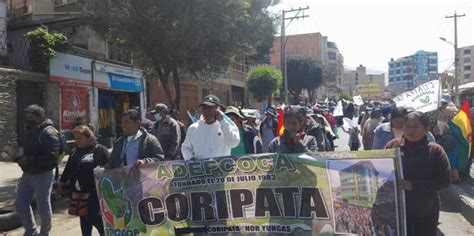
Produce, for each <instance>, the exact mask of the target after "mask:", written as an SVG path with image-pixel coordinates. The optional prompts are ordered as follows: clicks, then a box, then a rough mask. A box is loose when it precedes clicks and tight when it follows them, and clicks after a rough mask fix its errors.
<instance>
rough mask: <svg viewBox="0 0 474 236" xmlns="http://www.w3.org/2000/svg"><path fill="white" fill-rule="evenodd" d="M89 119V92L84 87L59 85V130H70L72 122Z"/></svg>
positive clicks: (72, 126) (72, 125)
mask: <svg viewBox="0 0 474 236" xmlns="http://www.w3.org/2000/svg"><path fill="white" fill-rule="evenodd" d="M79 120H81V121H82V122H85V123H88V120H89V92H88V91H87V88H85V87H77V86H67V85H63V86H61V130H71V129H73V128H74V123H75V122H78V121H79Z"/></svg>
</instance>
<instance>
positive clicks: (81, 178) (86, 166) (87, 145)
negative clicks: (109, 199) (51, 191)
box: [55, 125, 110, 235]
mask: <svg viewBox="0 0 474 236" xmlns="http://www.w3.org/2000/svg"><path fill="white" fill-rule="evenodd" d="M73 134H74V140H75V142H76V145H77V149H76V150H75V151H74V152H73V153H72V154H71V155H70V157H69V159H68V161H67V164H66V168H65V169H64V172H63V174H62V175H61V179H60V182H59V184H58V187H57V188H56V194H55V195H56V198H61V195H62V192H63V186H64V183H66V182H67V181H69V183H70V184H71V186H72V187H73V189H74V190H73V193H72V196H71V203H70V205H69V214H71V215H77V216H79V217H80V221H81V232H82V235H92V227H93V226H95V227H96V228H97V231H98V232H99V234H100V235H104V233H105V232H104V225H103V223H102V217H101V215H100V207H99V200H98V198H97V191H96V187H95V182H94V172H93V170H94V168H96V167H98V166H104V165H105V164H107V162H108V161H109V155H110V154H109V151H108V150H107V148H106V147H105V146H103V145H101V144H98V143H97V141H96V137H95V135H94V130H93V128H92V127H90V126H87V125H79V126H77V127H76V128H74V130H73Z"/></svg>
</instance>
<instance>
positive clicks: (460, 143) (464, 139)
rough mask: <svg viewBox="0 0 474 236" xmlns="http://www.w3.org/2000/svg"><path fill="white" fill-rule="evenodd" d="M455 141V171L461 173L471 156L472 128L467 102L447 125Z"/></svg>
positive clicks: (467, 101)
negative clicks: (456, 155)
mask: <svg viewBox="0 0 474 236" xmlns="http://www.w3.org/2000/svg"><path fill="white" fill-rule="evenodd" d="M448 126H449V129H450V130H451V132H452V133H453V136H454V137H455V139H456V146H455V151H456V153H457V154H458V166H457V169H458V170H460V171H463V170H464V169H465V168H466V166H467V163H468V160H469V156H470V155H471V144H472V143H471V142H472V140H471V139H472V127H471V111H470V105H469V100H466V101H465V102H464V103H463V104H462V106H461V109H460V110H459V111H458V113H457V114H456V116H454V117H453V119H452V120H451V121H449V123H448Z"/></svg>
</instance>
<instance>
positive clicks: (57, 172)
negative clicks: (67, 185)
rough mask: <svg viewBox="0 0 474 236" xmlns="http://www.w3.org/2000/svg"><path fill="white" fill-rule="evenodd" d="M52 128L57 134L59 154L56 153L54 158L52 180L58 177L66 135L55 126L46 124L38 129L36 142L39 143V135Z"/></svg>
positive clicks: (64, 149) (63, 154) (64, 154)
mask: <svg viewBox="0 0 474 236" xmlns="http://www.w3.org/2000/svg"><path fill="white" fill-rule="evenodd" d="M50 128H51V129H53V131H54V132H55V133H56V134H58V137H59V155H58V159H57V160H56V166H55V174H54V180H58V178H59V166H58V165H59V163H61V162H62V161H63V158H64V156H66V141H67V139H66V136H65V135H64V134H63V133H61V132H59V131H58V130H57V129H56V128H54V127H53V126H47V127H45V128H43V129H42V130H41V131H40V134H39V136H38V142H39V144H41V136H43V135H44V134H45V133H46V131H47V129H50Z"/></svg>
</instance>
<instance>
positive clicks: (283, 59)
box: [280, 6, 309, 105]
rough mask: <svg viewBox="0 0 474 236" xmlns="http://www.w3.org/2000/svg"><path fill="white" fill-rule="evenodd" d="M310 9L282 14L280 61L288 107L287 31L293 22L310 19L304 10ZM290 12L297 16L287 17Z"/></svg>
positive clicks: (293, 10) (294, 10)
mask: <svg viewBox="0 0 474 236" xmlns="http://www.w3.org/2000/svg"><path fill="white" fill-rule="evenodd" d="M308 9H309V6H307V7H305V8H301V7H299V8H298V9H293V8H291V10H282V11H281V13H282V17H281V20H282V22H281V36H280V40H281V41H280V44H281V53H280V54H281V59H280V67H281V72H282V75H283V80H284V83H285V84H284V90H285V91H284V93H285V103H286V104H287V105H288V104H289V103H288V79H287V76H286V75H287V70H286V40H285V29H286V27H288V26H289V25H290V24H291V22H293V20H297V19H304V18H305V17H309V15H305V14H304V10H308ZM290 12H296V14H295V15H294V16H291V17H285V14H286V13H290ZM300 13H302V14H303V15H301V16H300V15H299V14H300ZM286 20H290V22H289V23H288V26H286Z"/></svg>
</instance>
